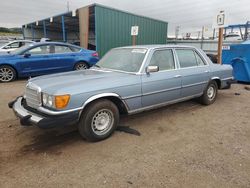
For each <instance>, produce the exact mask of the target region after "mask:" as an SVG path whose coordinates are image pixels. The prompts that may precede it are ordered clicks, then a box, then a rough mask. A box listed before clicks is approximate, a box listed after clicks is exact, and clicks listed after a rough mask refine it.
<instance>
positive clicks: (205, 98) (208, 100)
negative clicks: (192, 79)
mask: <svg viewBox="0 0 250 188" xmlns="http://www.w3.org/2000/svg"><path fill="white" fill-rule="evenodd" d="M217 93H218V86H217V83H216V81H211V82H209V84H208V86H207V87H206V89H205V90H204V92H203V95H202V96H201V97H200V102H201V104H204V105H210V104H213V103H214V101H215V100H216V98H217Z"/></svg>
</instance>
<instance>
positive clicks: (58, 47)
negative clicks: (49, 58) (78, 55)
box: [54, 45, 72, 54]
mask: <svg viewBox="0 0 250 188" xmlns="http://www.w3.org/2000/svg"><path fill="white" fill-rule="evenodd" d="M54 48H55V53H56V54H61V53H70V52H72V50H71V49H70V48H69V47H68V46H62V45H56V46H54Z"/></svg>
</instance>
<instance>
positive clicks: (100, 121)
mask: <svg viewBox="0 0 250 188" xmlns="http://www.w3.org/2000/svg"><path fill="white" fill-rule="evenodd" d="M113 124H114V115H113V112H111V111H110V110H108V109H102V110H99V111H98V112H97V113H95V115H94V116H93V118H92V122H91V128H92V130H93V132H94V133H95V134H97V135H100V136H101V135H105V134H106V133H107V132H109V131H110V129H111V128H112V126H113Z"/></svg>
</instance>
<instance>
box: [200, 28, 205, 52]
mask: <svg viewBox="0 0 250 188" xmlns="http://www.w3.org/2000/svg"><path fill="white" fill-rule="evenodd" d="M204 31H205V26H202V31H201V49H202V50H203V42H204Z"/></svg>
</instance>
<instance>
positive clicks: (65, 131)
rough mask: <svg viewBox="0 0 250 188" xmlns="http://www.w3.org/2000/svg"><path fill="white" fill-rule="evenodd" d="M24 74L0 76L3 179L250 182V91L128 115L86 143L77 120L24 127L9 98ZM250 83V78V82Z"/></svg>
mask: <svg viewBox="0 0 250 188" xmlns="http://www.w3.org/2000/svg"><path fill="white" fill-rule="evenodd" d="M24 86H25V81H24V80H21V81H17V82H13V83H9V84H0V91H1V92H0V111H1V114H0V135H1V137H0V185H1V186H0V187H53V188H54V187H199V188H200V187H216V188H217V187H225V188H228V187H233V188H235V187H250V123H249V117H250V116H249V115H250V91H248V90H246V89H245V87H246V86H245V85H233V87H232V89H230V90H223V91H220V92H219V96H218V98H217V101H216V103H214V104H213V105H210V106H202V105H200V104H198V103H196V102H194V101H187V102H184V103H179V104H175V105H171V106H168V107H164V108H161V109H158V110H153V111H149V112H146V113H142V114H138V115H133V116H129V117H123V118H122V120H121V122H120V125H126V126H130V127H132V128H133V129H136V130H138V131H139V132H140V133H141V136H135V135H131V134H127V133H123V132H115V134H114V135H113V136H112V137H111V138H109V139H107V140H105V141H102V142H98V143H88V142H86V141H84V140H82V139H81V137H80V136H79V134H78V132H77V131H75V130H74V128H62V129H58V130H56V129H55V130H40V129H38V128H37V127H21V126H20V124H19V121H18V120H17V119H16V117H15V116H14V115H13V113H12V111H11V110H10V109H8V107H7V103H8V102H9V101H10V100H12V99H14V98H15V97H16V96H18V95H21V94H22V92H23V90H24ZM247 87H249V86H247Z"/></svg>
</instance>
